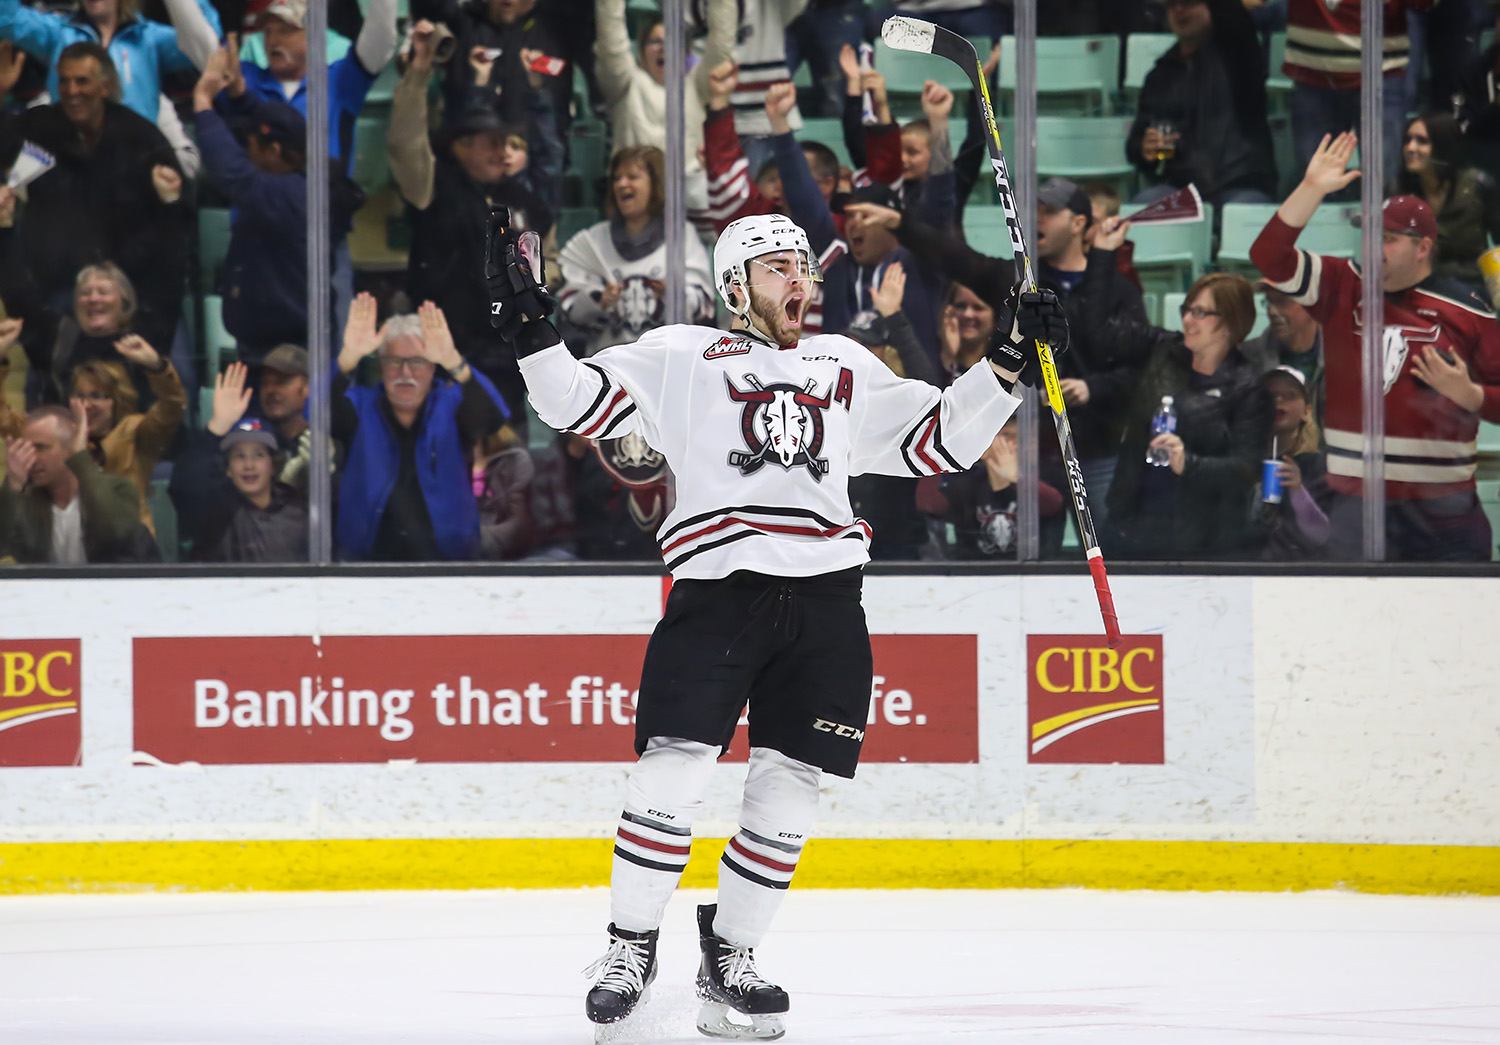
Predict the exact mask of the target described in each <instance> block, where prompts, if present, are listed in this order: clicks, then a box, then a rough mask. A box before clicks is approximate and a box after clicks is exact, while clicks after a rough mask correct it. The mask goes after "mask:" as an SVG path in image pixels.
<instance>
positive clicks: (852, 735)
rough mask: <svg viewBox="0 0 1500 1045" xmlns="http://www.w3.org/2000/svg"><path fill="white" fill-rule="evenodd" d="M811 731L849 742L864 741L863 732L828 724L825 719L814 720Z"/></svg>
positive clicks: (834, 723)
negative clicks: (814, 730)
mask: <svg viewBox="0 0 1500 1045" xmlns="http://www.w3.org/2000/svg"><path fill="white" fill-rule="evenodd" d="M813 729H816V730H817V731H818V732H820V733H832V734H833V735H834V736H836V737H845V738H846V739H849V740H863V739H865V731H864V730H862V729H855V728H854V727H853V726H841V725H839V724H838V723H837V722H829V721H828V720H827V719H826V718H820V719H814V720H813Z"/></svg>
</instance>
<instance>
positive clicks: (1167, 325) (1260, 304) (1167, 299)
mask: <svg viewBox="0 0 1500 1045" xmlns="http://www.w3.org/2000/svg"><path fill="white" fill-rule="evenodd" d="M1185 304H1187V295H1186V294H1167V295H1165V296H1164V297H1163V298H1162V308H1161V323H1160V324H1158V325H1159V326H1161V327H1162V328H1164V329H1166V330H1177V331H1180V330H1182V306H1183V305H1185ZM1148 314H1149V313H1148ZM1270 322H1271V319H1270V317H1269V316H1268V315H1266V299H1265V297H1264V295H1261V294H1257V295H1255V322H1254V324H1252V325H1251V327H1250V333H1249V334H1247V335H1246V339H1247V340H1248V339H1249V338H1252V337H1260V335H1262V334H1264V333H1265V332H1266V327H1268V326H1269V325H1270Z"/></svg>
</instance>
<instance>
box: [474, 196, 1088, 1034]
mask: <svg viewBox="0 0 1500 1045" xmlns="http://www.w3.org/2000/svg"><path fill="white" fill-rule="evenodd" d="M504 223H505V217H504V214H503V212H496V215H495V216H494V217H493V218H492V227H491V241H490V242H491V249H490V254H489V256H488V257H487V259H486V275H487V277H488V278H489V283H490V292H491V293H490V296H491V303H492V304H491V309H492V322H493V323H494V325H495V326H496V328H497V329H499V331H500V332H501V334H502V336H504V337H505V338H506V340H507V341H509V342H511V343H513V344H514V345H515V346H516V354H517V355H518V356H519V357H520V367H521V373H522V374H523V375H524V376H525V379H526V386H527V389H528V391H529V393H530V399H531V402H532V405H533V406H534V407H535V409H536V412H537V415H538V416H539V417H540V418H541V419H542V420H543V421H545V422H547V423H548V424H549V425H552V426H553V427H555V428H557V429H558V430H560V431H567V432H576V433H577V434H579V435H582V436H585V437H587V438H591V439H602V438H611V437H618V436H621V435H624V434H625V433H627V432H637V433H639V434H640V435H641V436H643V437H644V438H645V439H646V441H647V442H649V443H650V444H651V446H653V447H655V448H656V449H657V450H659V451H660V452H662V453H663V454H665V455H666V457H667V460H668V461H669V462H670V464H671V466H672V471H673V473H674V474H675V475H676V477H677V505H676V508H675V509H674V510H673V511H672V513H671V514H670V515H669V516H668V517H667V519H666V520H665V522H664V523H663V524H662V527H661V530H660V531H659V533H658V540H659V543H660V546H661V553H662V557H663V559H664V560H665V561H666V564H667V568H668V569H669V570H670V571H671V573H672V576H673V578H674V581H675V583H674V585H673V587H672V592H671V595H670V596H669V598H668V600H667V605H666V612H665V614H664V616H663V618H662V620H661V622H660V623H659V624H658V625H657V627H656V630H655V632H654V634H653V635H652V637H651V642H650V644H649V646H648V647H647V651H646V659H645V664H644V666H643V668H642V675H641V688H640V696H639V701H638V706H637V709H636V723H635V725H636V741H635V748H636V753H637V754H638V755H639V756H640V760H639V761H638V762H637V763H636V765H635V767H634V769H633V771H632V772H631V775H630V782H629V785H628V788H627V792H626V796H625V807H624V810H623V812H621V814H620V821H619V825H618V829H617V832H616V836H615V851H614V864H613V869H612V877H611V887H610V914H611V924H610V926H609V929H608V933H609V947H608V950H607V951H606V952H605V954H604V955H603V957H601V958H600V959H599V960H598V961H597V962H596V963H595V964H594V966H593V967H592V968H591V969H590V972H591V973H595V974H597V978H596V979H595V981H594V984H593V988H592V989H591V990H590V991H589V992H588V998H587V1001H586V1011H587V1014H588V1017H589V1019H590V1020H592V1021H593V1022H594V1023H596V1024H611V1023H616V1022H618V1021H620V1020H622V1019H624V1018H625V1017H626V1016H627V1015H629V1014H630V1012H631V1011H632V1010H633V1009H634V1008H635V1007H636V1005H637V1004H638V1003H639V1002H640V1001H641V998H642V995H643V993H644V991H645V989H646V987H647V986H648V985H649V984H650V983H651V981H652V980H653V979H655V977H656V942H657V933H658V930H659V926H660V924H661V920H662V915H663V913H664V911H665V909H666V906H667V901H668V900H669V899H670V897H671V895H672V891H673V890H674V889H675V888H676V887H677V882H678V879H679V878H680V877H681V875H682V871H683V869H684V868H685V867H686V866H687V862H688V849H689V843H690V842H691V839H692V825H693V821H694V819H695V818H696V817H697V815H698V813H699V810H700V807H701V805H702V799H703V794H704V792H705V790H706V788H707V787H708V784H709V779H710V776H711V774H712V772H713V768H714V763H715V761H716V760H717V759H718V757H719V756H720V755H721V754H722V753H724V752H725V751H726V750H727V749H728V747H729V743H730V739H731V737H732V736H733V733H734V728H735V723H736V721H737V719H738V718H739V715H740V711H741V709H742V708H743V707H744V706H745V705H746V703H747V701H748V703H749V709H750V711H749V723H750V729H749V733H750V737H749V740H750V765H749V772H748V774H747V776H746V780H745V788H744V797H743V805H742V808H741V812H740V819H739V830H738V832H737V833H736V834H735V835H734V837H733V838H731V839H730V840H729V843H728V845H727V846H726V847H725V850H724V855H723V858H722V860H721V861H720V866H719V896H718V903H717V904H711V905H706V906H702V907H699V908H698V932H699V939H700V944H701V947H702V963H701V965H700V967H699V972H698V978H697V988H698V994H699V996H700V997H701V998H703V999H704V1004H703V1007H702V1009H701V1011H700V1014H699V1017H698V1029H699V1030H701V1031H702V1032H703V1033H705V1034H708V1035H711V1036H716V1037H733V1038H759V1039H770V1038H777V1037H780V1036H781V1035H782V1034H783V1033H784V1027H783V1024H782V1017H783V1015H784V1014H785V1013H786V1011H787V1009H788V1001H787V995H786V992H785V991H783V990H782V989H781V988H780V987H777V986H775V985H774V984H772V983H770V982H769V981H767V980H766V979H765V978H763V977H762V975H761V974H760V972H759V971H758V969H757V968H756V963H755V950H754V949H755V947H756V946H757V945H759V944H760V942H761V940H762V939H763V938H764V937H765V935H766V932H767V930H768V929H769V928H770V925H771V920H772V917H773V916H774V915H775V913H776V910H777V908H778V907H779V906H780V904H781V898H782V897H783V896H784V895H785V891H786V889H787V887H788V885H789V884H790V883H791V880H792V875H793V873H794V872H795V871H796V868H797V860H798V857H799V856H800V855H801V853H802V848H803V845H804V843H805V842H806V840H807V836H808V834H809V833H810V832H811V830H812V828H813V821H814V815H815V812H816V808H817V803H818V781H819V777H820V775H821V774H822V773H825V772H826V773H832V774H834V775H836V776H841V777H852V776H853V775H854V769H855V765H856V763H857V762H858V759H859V751H860V745H861V742H862V741H863V739H864V729H865V723H866V720H867V715H868V711H869V701H870V684H871V672H872V664H871V653H870V637H869V632H868V631H867V630H866V627H865V618H864V611H863V610H862V608H861V606H860V581H861V570H862V567H863V565H864V564H865V563H866V562H868V561H869V555H868V553H867V549H868V547H869V544H870V540H871V530H870V527H869V526H868V525H867V524H866V523H865V522H864V520H862V519H858V518H855V517H854V515H853V512H852V510H851V509H850V506H849V497H848V484H849V477H850V476H851V475H859V474H861V473H864V472H880V473H884V474H890V475H902V476H910V475H916V476H922V475H932V474H935V473H938V472H946V471H955V472H956V471H962V470H964V469H966V468H968V467H969V466H970V465H972V464H973V463H974V461H976V460H977V459H978V458H979V456H980V454H981V453H983V452H984V450H985V449H986V448H987V447H988V446H989V445H990V441H991V440H992V439H993V438H994V435H995V433H996V432H997V431H999V429H1000V427H1001V426H1002V425H1003V424H1004V423H1005V421H1006V419H1007V418H1008V417H1010V415H1011V413H1012V412H1013V411H1014V410H1015V409H1016V406H1017V405H1018V404H1019V402H1020V400H1019V399H1018V398H1017V397H1016V396H1015V395H1014V394H1013V389H1014V385H1015V383H1016V382H1017V381H1021V382H1024V383H1027V384H1033V385H1034V384H1035V382H1036V381H1037V380H1038V374H1039V369H1040V365H1039V362H1038V360H1037V358H1036V339H1041V340H1044V341H1047V342H1050V343H1051V345H1052V347H1053V350H1054V351H1062V350H1064V349H1065V348H1066V346H1067V336H1068V332H1067V325H1066V321H1065V319H1064V317H1063V312H1062V309H1061V307H1060V305H1059V304H1058V302H1057V300H1056V298H1055V297H1054V296H1053V295H1052V294H1051V293H1048V292H1043V293H1040V294H1033V293H1019V292H1013V293H1012V295H1011V299H1010V301H1009V307H1008V308H1007V309H1006V310H1003V311H1002V313H1001V315H1000V317H999V327H1000V330H999V331H998V332H997V334H996V336H995V338H994V339H993V344H992V347H991V349H990V352H989V359H988V362H987V363H983V364H980V365H978V366H976V367H974V368H972V369H971V370H970V371H969V372H967V373H966V374H964V375H963V376H962V377H960V378H958V379H957V380H956V381H954V382H953V384H952V385H951V386H949V387H948V388H947V389H946V390H945V391H943V392H941V393H940V392H939V391H938V389H937V388H935V387H933V386H932V385H929V384H925V383H923V382H920V381H910V380H902V379H900V378H898V377H896V376H895V374H893V373H892V372H891V371H890V370H889V369H888V368H887V367H886V366H885V365H884V364H883V363H882V362H881V361H880V360H878V359H877V358H876V357H875V356H873V355H872V354H871V353H870V352H869V351H868V350H867V349H865V348H864V347H863V346H861V345H859V344H858V343H857V342H855V341H852V340H850V339H849V338H846V337H844V336H842V335H837V334H823V335H817V336H814V337H810V338H807V339H806V340H802V339H800V337H799V334H800V329H801V324H802V317H803V313H804V311H805V309H806V308H807V304H808V300H809V297H810V295H811V291H812V284H813V283H815V282H817V281H818V270H817V262H816V259H815V258H814V256H813V254H812V251H811V249H810V248H809V246H808V240H807V236H806V234H805V233H804V232H803V231H802V229H800V228H798V227H797V226H796V225H795V224H794V223H793V222H792V221H791V219H790V218H787V217H785V216H783V215H780V214H766V215H757V216H754V217H748V218H742V219H740V220H738V221H735V222H733V223H731V224H730V225H729V226H728V227H726V228H725V229H724V232H723V233H722V234H721V235H720V237H719V240H718V243H717V245H716V246H715V248H714V259H713V263H714V272H715V280H716V284H717V287H718V291H719V293H720V294H721V295H722V296H723V298H724V302H725V304H726V305H727V306H728V307H729V310H730V311H731V312H732V313H733V314H734V316H735V320H734V323H733V324H732V328H731V330H730V331H729V332H728V333H725V332H724V331H721V330H717V329H714V328H711V327H702V326H668V327H662V328H659V329H657V330H653V331H650V332H648V333H647V334H645V335H644V336H643V337H642V338H641V339H640V340H639V341H636V342H635V343H634V344H629V345H620V346H617V347H613V348H608V349H605V350H604V351H602V352H600V353H598V354H597V355H595V356H593V357H591V358H590V359H588V360H586V361H579V360H575V359H574V358H573V357H572V356H571V355H570V354H569V353H568V350H567V348H566V347H564V346H563V344H562V339H561V338H559V337H558V335H557V332H556V330H554V329H553V327H552V324H551V323H550V322H548V316H549V315H550V314H551V312H552V309H553V302H552V299H551V296H550V294H548V293H547V291H546V288H545V286H544V285H543V278H542V273H541V270H540V263H539V261H538V260H537V259H538V258H539V257H540V255H539V252H538V251H537V249H536V243H535V242H534V234H526V233H523V234H520V236H517V235H515V234H513V233H511V232H510V231H509V230H508V229H506V228H505V227H504ZM601 1033H602V1028H601Z"/></svg>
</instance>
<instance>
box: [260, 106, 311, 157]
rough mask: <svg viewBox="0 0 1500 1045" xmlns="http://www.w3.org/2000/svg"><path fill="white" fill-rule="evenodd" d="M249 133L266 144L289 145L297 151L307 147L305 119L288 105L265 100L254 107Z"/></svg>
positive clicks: (299, 151)
mask: <svg viewBox="0 0 1500 1045" xmlns="http://www.w3.org/2000/svg"><path fill="white" fill-rule="evenodd" d="M249 128H250V133H251V134H253V135H255V136H256V137H257V138H259V139H260V140H261V141H263V142H265V143H266V144H268V145H283V146H291V147H292V148H293V149H295V150H296V151H297V152H298V153H301V152H302V151H303V150H304V149H306V148H307V121H306V120H304V119H303V118H302V114H301V113H299V112H298V111H297V110H296V109H293V108H292V107H291V106H290V105H283V104H282V103H280V102H265V103H262V104H260V105H257V106H256V107H255V113H254V115H253V116H252V117H251V120H250V124H249Z"/></svg>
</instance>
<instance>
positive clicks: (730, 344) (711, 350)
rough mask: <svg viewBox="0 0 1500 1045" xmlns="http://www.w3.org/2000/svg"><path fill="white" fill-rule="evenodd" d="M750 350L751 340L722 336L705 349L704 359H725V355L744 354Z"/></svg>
mask: <svg viewBox="0 0 1500 1045" xmlns="http://www.w3.org/2000/svg"><path fill="white" fill-rule="evenodd" d="M749 351H750V342H749V341H748V340H747V339H746V338H742V337H721V338H719V340H717V341H715V342H714V343H713V344H711V345H709V346H708V347H707V348H705V349H704V350H703V358H704V359H723V358H724V357H725V356H743V355H745V354H746V353H748V352H749Z"/></svg>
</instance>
